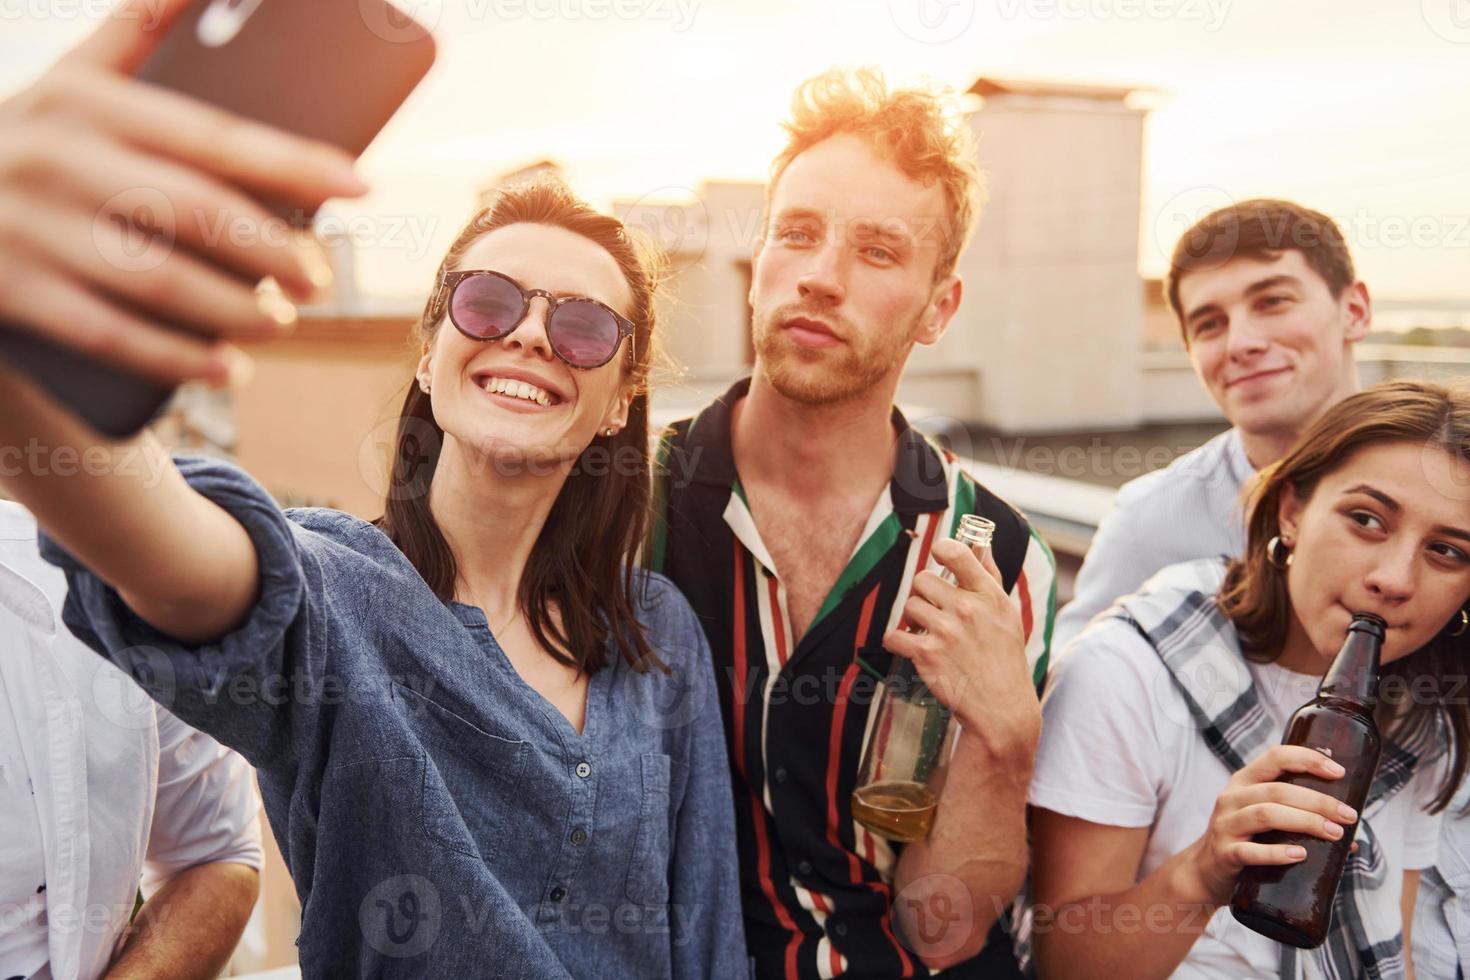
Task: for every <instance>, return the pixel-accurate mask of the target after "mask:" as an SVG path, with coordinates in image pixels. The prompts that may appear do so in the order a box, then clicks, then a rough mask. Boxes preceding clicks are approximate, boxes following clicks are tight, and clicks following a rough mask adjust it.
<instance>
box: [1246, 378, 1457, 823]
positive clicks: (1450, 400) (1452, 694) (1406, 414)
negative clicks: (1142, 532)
mask: <svg viewBox="0 0 1470 980" xmlns="http://www.w3.org/2000/svg"><path fill="white" fill-rule="evenodd" d="M1394 442H1406V443H1414V444H1418V445H1423V446H1426V447H1427V448H1432V449H1433V448H1437V449H1442V450H1444V451H1445V452H1447V453H1449V454H1450V455H1451V456H1454V457H1456V458H1458V459H1462V460H1465V461H1466V462H1470V388H1467V387H1466V386H1464V385H1459V384H1456V385H1444V384H1434V383H1430V382H1422V381H1390V382H1386V383H1384V384H1380V385H1376V386H1374V387H1372V388H1369V389H1368V390H1366V391H1363V392H1360V393H1359V394H1356V395H1352V396H1350V397H1348V398H1346V399H1344V400H1343V401H1341V402H1339V403H1338V404H1337V405H1335V406H1334V407H1333V408H1332V409H1330V410H1329V411H1328V412H1327V413H1326V414H1325V415H1323V416H1322V418H1320V419H1318V420H1317V422H1316V423H1314V424H1313V425H1312V426H1311V428H1309V429H1308V430H1307V432H1306V433H1305V434H1303V436H1302V437H1301V439H1300V440H1299V441H1298V442H1297V444H1296V446H1295V448H1293V449H1292V450H1291V452H1290V453H1288V454H1287V456H1286V457H1285V458H1284V459H1282V460H1280V461H1279V462H1277V463H1275V464H1274V465H1272V466H1269V467H1267V468H1265V469H1264V470H1262V471H1261V472H1260V474H1259V475H1258V476H1257V477H1256V480H1255V481H1254V483H1253V484H1252V488H1251V491H1250V505H1249V510H1248V512H1249V515H1250V516H1249V518H1248V520H1247V524H1246V550H1245V555H1244V557H1242V558H1239V559H1236V560H1235V561H1233V562H1231V564H1230V568H1229V571H1228V572H1227V574H1226V577H1225V582H1224V584H1223V585H1221V587H1220V595H1219V602H1220V608H1221V609H1222V610H1224V612H1225V614H1226V615H1227V616H1229V617H1230V619H1231V621H1233V622H1234V623H1235V629H1236V632H1237V633H1238V634H1239V635H1240V641H1241V647H1242V649H1243V650H1244V651H1245V654H1246V656H1247V657H1249V658H1251V659H1252V660H1255V661H1257V662H1267V661H1272V660H1275V659H1276V658H1277V657H1278V656H1280V654H1281V649H1282V646H1283V645H1284V644H1285V642H1286V635H1287V629H1288V627H1289V626H1290V623H1291V615H1292V611H1291V599H1290V596H1289V595H1288V593H1287V588H1286V573H1285V570H1283V569H1279V568H1277V567H1276V566H1275V565H1273V564H1272V563H1271V562H1270V560H1269V556H1268V555H1267V545H1268V543H1269V542H1270V541H1271V539H1272V538H1274V537H1276V536H1277V535H1279V534H1280V533H1281V526H1280V514H1281V501H1282V499H1283V496H1284V495H1285V493H1286V489H1287V488H1288V487H1290V488H1291V489H1292V491H1293V492H1294V493H1295V494H1296V497H1297V499H1298V500H1300V501H1302V502H1303V503H1305V502H1306V501H1307V500H1308V499H1309V498H1310V497H1311V495H1312V493H1313V492H1314V491H1315V490H1316V489H1317V486H1318V485H1319V484H1320V483H1321V481H1322V478H1323V477H1324V476H1326V475H1327V474H1329V473H1332V472H1333V471H1335V470H1336V469H1337V468H1338V467H1339V466H1341V465H1342V464H1343V463H1344V462H1346V460H1347V459H1348V457H1349V456H1351V455H1352V454H1353V453H1355V452H1357V451H1358V450H1359V449H1362V448H1363V447H1365V446H1371V445H1378V444H1383V443H1394ZM1456 618H1458V617H1456ZM1446 625H1447V626H1449V625H1452V624H1446ZM1467 658H1470V633H1467V634H1465V635H1463V636H1458V637H1452V636H1450V635H1448V633H1446V632H1443V631H1441V632H1439V633H1437V634H1435V636H1434V638H1433V639H1431V640H1430V641H1429V642H1428V643H1426V644H1425V645H1424V646H1422V647H1420V648H1419V649H1418V650H1416V651H1414V652H1413V653H1411V654H1410V655H1408V656H1407V657H1403V658H1401V659H1399V660H1396V661H1394V662H1393V663H1391V664H1387V665H1386V666H1385V667H1384V668H1383V672H1382V674H1381V680H1380V689H1392V690H1402V691H1404V692H1411V693H1408V694H1407V696H1406V697H1404V698H1397V697H1392V698H1380V701H1379V709H1378V715H1379V725H1380V726H1381V727H1382V729H1383V731H1384V732H1385V733H1386V734H1387V735H1388V736H1389V737H1390V738H1392V739H1393V740H1394V741H1396V742H1398V743H1400V744H1402V745H1424V744H1432V742H1433V740H1435V739H1437V738H1439V737H1440V735H1441V732H1443V733H1447V734H1448V736H1449V745H1448V752H1449V758H1448V763H1449V764H1448V766H1447V772H1446V775H1445V778H1444V780H1443V781H1442V782H1441V784H1440V786H1439V788H1438V790H1437V793H1436V795H1435V798H1434V801H1433V805H1432V811H1433V812H1435V813H1438V812H1439V811H1441V810H1443V809H1444V808H1445V807H1446V806H1448V805H1449V803H1450V800H1451V798H1452V797H1453V796H1454V795H1455V790H1456V788H1457V787H1458V786H1459V784H1460V780H1461V779H1462V778H1464V775H1465V770H1466V767H1467V765H1470V754H1467V753H1470V705H1467V701H1466V693H1467V692H1466V690H1465V680H1466V671H1467V668H1470V659H1467ZM1384 682H1389V683H1384Z"/></svg>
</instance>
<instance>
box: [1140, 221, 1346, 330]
mask: <svg viewBox="0 0 1470 980" xmlns="http://www.w3.org/2000/svg"><path fill="white" fill-rule="evenodd" d="M1288 251H1295V252H1300V253H1302V258H1304V259H1306V261H1307V265H1308V266H1310V267H1311V269H1312V271H1313V272H1315V273H1317V275H1319V276H1321V277H1322V279H1323V281H1324V282H1326V283H1327V288H1328V290H1329V291H1330V292H1331V293H1332V298H1333V299H1336V298H1337V297H1339V296H1341V295H1342V292H1343V290H1345V289H1347V288H1348V287H1349V286H1351V285H1352V284H1353V283H1354V282H1355V281H1356V280H1357V273H1356V272H1354V271H1353V257H1352V255H1351V254H1350V253H1349V252H1348V247H1347V241H1346V239H1344V238H1343V235H1342V229H1340V228H1338V227H1337V223H1336V222H1335V221H1333V220H1332V219H1331V218H1329V217H1328V216H1327V215H1325V214H1322V213H1321V212H1320V211H1313V210H1312V209H1311V208H1304V207H1302V206H1301V205H1300V204H1293V203H1292V202H1291V201H1280V200H1275V199H1273V198H1255V199H1253V200H1250V201H1242V202H1241V203H1239V204H1232V205H1230V206H1229V207H1224V208H1220V209H1219V210H1218V211H1211V212H1210V213H1209V214H1207V215H1205V216H1204V217H1203V218H1201V219H1200V220H1199V221H1197V222H1195V224H1194V226H1193V227H1191V228H1190V229H1189V230H1188V231H1186V232H1185V233H1184V234H1183V236H1181V237H1180V239H1179V242H1178V243H1177V244H1176V245H1175V246H1174V254H1173V256H1172V257H1170V259H1169V275H1168V278H1167V279H1165V280H1164V294H1165V295H1166V296H1167V297H1168V299H1169V308H1170V309H1171V310H1173V311H1174V315H1175V316H1176V317H1177V318H1178V319H1179V328H1180V330H1181V331H1182V330H1183V329H1184V311H1183V310H1182V309H1180V308H1179V280H1181V279H1183V278H1184V277H1185V276H1186V275H1188V274H1189V273H1191V272H1197V271H1199V270H1201V269H1216V268H1219V267H1220V266H1222V265H1224V264H1225V263H1226V262H1229V261H1230V260H1231V259H1235V258H1240V257H1242V256H1243V257H1246V258H1252V259H1266V260H1274V259H1278V258H1280V257H1281V255H1282V253H1284V252H1288ZM1184 342H1185V343H1186V344H1187V343H1189V335H1188V334H1187V333H1186V334H1185V335H1184Z"/></svg>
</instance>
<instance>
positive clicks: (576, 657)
mask: <svg viewBox="0 0 1470 980" xmlns="http://www.w3.org/2000/svg"><path fill="white" fill-rule="evenodd" d="M519 223H534V224H545V225H553V226H556V227H558V228H564V229H566V230H567V231H570V232H573V233H575V234H578V235H581V236H583V237H584V238H587V239H588V240H590V241H592V242H594V243H596V244H597V245H600V246H601V247H602V248H603V249H605V250H606V251H607V253H608V254H609V255H611V256H612V257H613V259H614V260H615V261H616V262H617V264H618V268H619V269H620V270H621V271H622V273H623V277H624V278H625V279H626V280H627V282H628V287H629V289H630V290H631V292H632V296H633V302H632V308H631V309H630V310H627V311H624V312H626V313H627V314H628V318H629V319H631V320H632V321H633V323H634V324H635V325H636V327H637V329H636V330H635V332H634V334H633V336H632V337H631V338H630V340H629V341H625V342H624V345H623V350H622V351H621V352H620V356H621V357H622V358H623V361H624V364H625V365H626V367H625V372H626V376H625V379H624V381H625V383H626V384H629V385H632V386H633V388H634V392H635V394H634V396H633V399H632V403H631V405H630V406H629V409H628V421H627V424H626V425H625V426H624V427H623V428H622V430H621V431H620V432H618V433H617V434H616V435H614V436H611V437H609V436H604V435H601V434H599V435H598V436H597V437H596V438H594V439H593V441H592V444H591V445H590V446H588V448H587V449H586V450H584V451H583V453H582V455H581V457H579V458H578V459H577V461H576V462H575V464H574V465H573V466H572V469H571V473H570V475H569V476H568V478H567V480H566V483H565V484H563V486H562V489H561V493H560V494H559V495H558V496H557V498H556V503H555V504H553V505H552V508H551V513H550V514H549V515H548V517H547V520H546V526H545V527H543V528H542V529H541V535H540V537H539V538H537V540H536V544H535V545H534V546H533V547H532V550H531V556H530V559H529V561H528V562H527V564H526V570H525V574H524V575H523V576H522V578H521V584H520V594H519V596H518V597H517V603H518V605H519V608H520V610H521V613H522V615H524V616H525V617H526V623H527V625H528V626H529V628H530V630H531V632H532V634H533V635H534V636H535V637H536V640H537V642H538V643H540V644H541V645H542V646H543V647H545V648H546V649H547V650H549V651H551V653H552V655H553V656H554V657H556V658H557V659H558V660H560V661H561V662H563V663H565V664H568V665H569V666H574V667H577V668H579V669H580V670H583V671H585V672H587V673H592V672H595V671H597V670H600V669H601V668H602V667H604V666H606V665H607V662H608V656H607V647H608V641H609V639H611V641H612V644H613V645H615V646H616V648H617V651H618V653H619V654H620V655H621V656H622V657H623V659H624V660H626V661H627V662H628V663H629V664H630V665H632V666H633V667H634V668H636V669H639V670H646V669H647V668H648V667H649V666H657V667H660V668H662V667H663V666H664V665H663V664H662V662H661V661H660V660H659V659H658V658H657V657H656V656H655V655H654V653H653V651H652V650H651V649H650V648H649V645H648V641H647V638H646V637H645V636H644V632H643V628H642V626H641V624H640V623H639V621H638V618H637V615H636V611H635V605H634V604H635V597H634V591H635V586H634V583H635V569H634V558H635V556H636V552H637V549H638V547H639V545H640V544H641V543H642V541H643V539H644V536H645V534H646V531H647V527H648V522H649V518H650V513H651V506H652V484H651V479H650V474H651V462H652V460H651V451H650V446H649V435H648V374H649V365H650V363H651V358H652V355H653V336H654V317H655V312H654V297H655V294H656V292H657V288H658V282H659V277H660V275H661V274H662V260H661V259H660V258H659V255H658V253H657V250H656V249H655V248H654V247H653V246H651V245H648V244H645V243H643V242H641V241H637V240H635V239H633V238H632V237H631V236H630V235H629V234H628V231H627V229H626V228H625V227H624V225H623V223H622V222H620V221H618V220H617V219H616V218H612V217H609V216H608V215H605V214H600V213H599V212H597V211H594V210H593V209H592V208H591V207H589V206H588V205H587V204H585V203H584V202H582V201H580V200H578V199H577V198H576V197H575V196H574V195H573V194H572V193H571V191H569V190H568V189H567V188H566V186H565V185H563V184H561V183H560V182H559V181H555V180H541V181H538V182H536V183H534V184H531V185H528V186H521V187H515V188H512V189H510V190H507V191H505V192H503V193H501V194H500V196H499V197H497V198H496V200H495V202H494V203H493V204H491V205H490V206H489V207H487V208H485V209H484V210H482V211H480V212H479V213H478V214H476V215H475V216H474V217H473V218H471V219H470V221H469V223H468V224H467V225H465V227H464V230H463V231H461V232H460V234H459V237H458V238H456V239H455V241H454V244H453V245H451V246H450V248H449V251H448V253H447V254H446V255H445V256H444V261H443V262H442V263H441V264H440V266H439V271H438V273H437V275H436V276H435V280H434V282H435V288H434V291H433V293H432V294H431V295H430V296H429V300H428V302H427V303H426V304H425V306H424V312H423V316H422V317H420V319H419V323H418V326H417V328H416V338H417V340H418V342H419V344H420V350H427V349H428V345H429V344H430V343H432V342H433V339H434V335H435V333H436V332H437V331H438V330H439V329H441V326H442V324H443V322H444V313H445V305H446V303H447V297H446V296H444V295H441V293H442V292H443V290H441V289H440V288H439V286H438V284H439V283H440V282H442V281H443V278H444V273H445V272H446V271H449V270H453V269H456V268H458V264H459V262H460V260H461V259H462V258H463V257H464V254H465V252H466V251H467V250H468V249H469V248H470V246H471V245H473V244H474V243H475V242H476V241H478V240H479V239H480V238H482V237H483V236H485V235H487V234H489V233H490V232H492V231H494V230H495V229H497V228H503V227H505V226H506V225H512V224H519ZM630 342H631V352H630V350H629V343H630ZM443 439H444V432H443V430H442V429H440V428H439V426H438V424H437V423H436V422H435V421H434V413H433V410H432V408H431V403H430V400H429V396H428V395H427V394H425V393H424V392H423V391H421V390H420V389H419V387H418V385H417V384H410V385H409V386H408V394H407V396H406V397H405V398H404V401H403V408H402V411H401V412H400V414H399V419H398V428H397V433H396V435H395V438H394V452H393V458H392V462H391V467H390V470H389V480H388V493H387V499H386V501H385V502H384V505H383V516H382V517H380V518H379V519H378V520H377V522H376V523H377V525H378V527H380V528H381V529H382V530H383V532H384V533H385V534H387V535H388V537H389V538H390V539H392V541H393V543H394V544H395V545H397V546H398V548H399V550H401V551H402V552H403V554H404V555H405V556H406V557H407V558H408V560H409V561H410V562H412V563H413V566H414V568H416V569H418V572H419V574H420V575H422V576H423V578H424V581H425V582H426V583H428V586H429V588H430V589H432V590H433V592H434V594H435V595H436V596H438V597H439V599H440V600H441V601H443V602H449V601H450V600H451V599H453V598H454V594H455V584H456V582H457V581H458V577H459V569H458V563H457V562H456V561H455V557H454V553H453V551H452V550H451V549H450V547H449V542H448V541H447V540H446V539H445V537H444V534H443V532H442V531H441V530H440V528H439V525H438V524H437V523H436V522H435V520H434V515H433V513H432V512H431V511H430V508H429V484H430V483H431V481H432V480H433V478H434V470H435V467H436V466H437V465H438V462H439V451H440V447H441V446H442V444H443Z"/></svg>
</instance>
